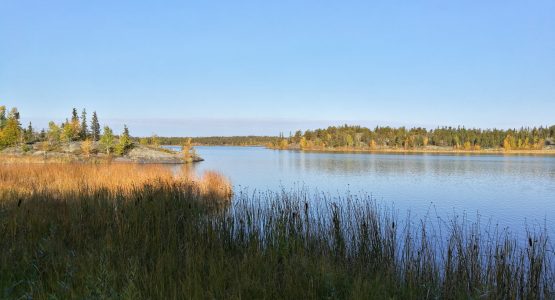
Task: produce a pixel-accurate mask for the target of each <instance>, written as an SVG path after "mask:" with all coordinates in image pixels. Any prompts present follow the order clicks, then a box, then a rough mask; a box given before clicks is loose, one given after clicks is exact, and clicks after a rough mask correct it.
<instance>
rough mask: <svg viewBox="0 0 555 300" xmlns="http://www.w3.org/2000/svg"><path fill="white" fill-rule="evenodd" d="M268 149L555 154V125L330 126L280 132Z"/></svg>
mask: <svg viewBox="0 0 555 300" xmlns="http://www.w3.org/2000/svg"><path fill="white" fill-rule="evenodd" d="M267 146H268V148H272V149H280V150H288V149H289V150H309V151H375V152H477V153H484V152H485V153H488V152H505V153H548V154H555V125H553V126H550V127H543V126H541V127H533V128H530V127H522V128H520V129H507V130H503V129H476V128H472V129H467V128H465V127H438V128H436V129H432V130H428V129H426V128H422V127H415V128H410V129H407V128H405V127H398V128H394V127H389V126H386V127H379V126H378V127H376V128H374V129H370V128H366V127H361V126H349V125H344V126H338V127H335V126H330V127H328V128H326V129H316V130H306V131H304V132H302V131H300V130H299V131H297V132H296V133H295V134H294V135H290V136H289V137H284V136H283V135H280V136H279V137H278V139H277V140H276V141H274V142H270V143H268V144H267Z"/></svg>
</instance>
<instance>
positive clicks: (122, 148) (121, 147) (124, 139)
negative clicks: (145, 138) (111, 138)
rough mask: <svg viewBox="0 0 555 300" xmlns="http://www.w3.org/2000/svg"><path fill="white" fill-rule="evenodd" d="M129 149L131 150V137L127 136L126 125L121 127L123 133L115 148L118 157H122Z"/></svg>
mask: <svg viewBox="0 0 555 300" xmlns="http://www.w3.org/2000/svg"><path fill="white" fill-rule="evenodd" d="M129 148H131V137H130V136H129V129H128V128H127V125H123V133H122V134H121V136H120V137H119V143H118V145H117V147H116V153H117V154H118V155H124V154H125V152H126V151H127V150H128V149H129Z"/></svg>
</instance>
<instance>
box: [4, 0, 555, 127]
mask: <svg viewBox="0 0 555 300" xmlns="http://www.w3.org/2000/svg"><path fill="white" fill-rule="evenodd" d="M0 103H3V104H6V105H8V106H10V107H11V106H17V107H18V108H19V110H20V111H21V114H22V116H23V121H24V122H27V121H33V122H34V123H35V124H38V125H39V126H44V125H45V124H46V122H47V120H48V119H55V120H57V121H61V120H63V119H64V118H65V117H66V116H68V115H69V113H70V111H71V108H72V107H77V108H82V107H86V108H87V109H88V110H89V111H92V110H97V111H98V113H99V116H100V118H101V122H102V123H107V124H110V125H112V126H114V127H115V128H116V130H117V129H118V128H121V124H123V123H128V124H129V126H130V128H131V130H132V133H134V134H136V135H148V134H151V133H153V132H156V133H158V134H160V135H187V136H197V135H233V134H239V135H243V134H272V135H277V134H278V133H279V132H280V131H283V132H285V133H288V132H289V131H290V130H295V129H308V128H314V127H319V126H327V125H334V124H335V125H337V124H341V123H345V122H347V123H351V124H356V123H358V124H362V125H368V126H374V125H376V124H380V125H395V126H398V125H406V126H426V127H435V126H437V125H459V124H460V125H465V126H467V127H475V126H476V127H502V128H507V127H520V126H521V125H525V126H526V125H531V126H535V125H551V124H555V1H553V0H549V1H440V0H438V1H380V2H378V1H325V0H318V1H302V0H293V1H240V0H238V1H138V0H134V1H99V0H95V1H74V0H71V1H69V0H68V1H57V0H49V1H44V0H37V1H26V0H0Z"/></svg>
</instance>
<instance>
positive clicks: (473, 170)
mask: <svg viewBox="0 0 555 300" xmlns="http://www.w3.org/2000/svg"><path fill="white" fill-rule="evenodd" d="M196 150H197V152H198V153H199V155H200V156H202V157H203V158H204V159H205V161H204V162H201V163H198V164H195V166H194V169H195V171H196V172H199V173H202V172H203V171H206V170H217V171H220V172H222V173H223V174H225V175H226V176H228V177H229V178H230V179H231V181H232V183H233V185H234V186H235V189H236V190H237V189H248V190H249V191H250V192H252V191H254V190H260V191H266V190H278V189H281V188H285V189H298V188H299V187H304V188H307V189H310V190H311V191H319V192H325V193H330V194H331V195H345V194H346V193H347V192H350V193H352V194H371V195H372V196H373V198H375V199H376V200H377V201H379V202H382V203H385V204H387V205H392V206H394V207H395V209H396V210H398V212H399V215H403V214H404V213H406V212H407V211H411V214H412V215H418V216H419V217H423V216H425V215H428V216H430V215H433V216H440V217H445V218H449V217H452V216H453V215H459V216H461V215H464V214H466V215H467V216H469V218H470V219H473V218H476V217H477V216H478V215H479V216H480V218H481V220H482V221H486V222H487V221H490V220H491V221H492V222H493V223H495V224H497V223H498V224H499V225H501V226H502V227H509V228H511V229H514V231H519V230H521V229H522V228H523V227H524V225H525V224H528V225H539V226H545V227H546V228H547V229H548V231H549V232H550V235H551V236H555V157H553V156H516V155H510V156H508V155H438V154H365V153H310V152H300V151H277V150H268V149H265V148H260V147H196Z"/></svg>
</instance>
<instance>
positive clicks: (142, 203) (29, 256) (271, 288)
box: [0, 164, 555, 299]
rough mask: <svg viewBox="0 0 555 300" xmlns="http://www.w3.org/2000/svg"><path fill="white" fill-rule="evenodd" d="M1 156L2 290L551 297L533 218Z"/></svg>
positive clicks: (546, 250) (548, 252) (550, 276)
mask: <svg viewBox="0 0 555 300" xmlns="http://www.w3.org/2000/svg"><path fill="white" fill-rule="evenodd" d="M5 167H6V166H4V165H3V166H2V168H1V169H0V253H2V255H0V298H15V299H18V298H38V299H46V298H64V299H65V298H124V299H142V298H144V299H175V298H193V299H195V298H217V299H221V298H231V299H238V298H245V299H251V298H269V299H274V298H278V299H279V298H281V299H296V298H301V299H304V298H308V299H321V298H340V299H342V298H353V299H366V298H379V299H384V298H398V299H437V298H446V299H468V298H483V299H553V297H555V293H554V291H555V286H554V282H555V280H554V261H553V258H554V257H553V256H554V253H553V248H552V246H551V244H550V243H549V240H548V238H547V235H546V234H545V231H541V230H537V231H532V230H531V231H529V232H528V234H527V236H526V237H523V238H520V237H517V236H512V235H510V234H509V233H508V232H506V231H504V230H497V229H496V227H495V226H489V225H488V226H486V227H485V228H484V227H482V225H481V224H480V223H470V222H467V221H465V220H464V219H457V218H454V219H453V220H451V221H447V222H444V221H438V222H439V223H435V222H431V221H429V220H421V221H419V222H416V221H415V220H412V219H411V218H410V217H407V219H401V220H400V219H399V218H398V217H397V214H396V212H395V211H394V210H393V209H389V208H387V207H383V206H380V205H378V204H376V202H374V201H373V199H371V198H369V197H366V196H353V195H347V196H345V197H330V196H328V195H324V194H309V193H308V192H306V191H302V190H301V191H280V192H265V193H253V194H247V193H245V192H244V191H237V192H236V193H235V195H234V201H233V202H232V203H230V202H229V201H227V199H229V198H227V197H228V195H229V193H228V192H229V190H227V191H226V192H225V193H223V194H221V193H220V192H219V191H220V189H221V188H223V189H224V190H225V186H226V185H227V186H229V183H227V182H226V181H225V179H224V178H223V177H222V176H220V175H217V174H213V173H208V174H207V175H205V176H204V177H201V178H195V177H193V176H192V175H190V174H188V175H185V176H177V177H176V176H175V175H174V174H172V173H170V172H168V171H167V170H166V169H163V168H159V167H155V166H143V167H140V166H134V165H83V164H81V165H67V164H66V165H54V164H52V165H19V166H16V165H14V166H13V167H12V166H7V167H6V168H5ZM200 182H203V183H202V184H204V185H206V186H211V185H214V186H219V187H218V188H217V189H216V192H214V190H212V191H211V192H206V191H204V189H206V186H204V187H201V186H202V184H201V183H200ZM208 190H211V189H208ZM221 195H225V196H226V197H224V199H223V200H225V201H224V202H225V203H228V205H226V206H222V205H220V206H214V205H208V204H211V203H214V201H220V202H221V200H222V199H219V198H218V197H220V196H221Z"/></svg>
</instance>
